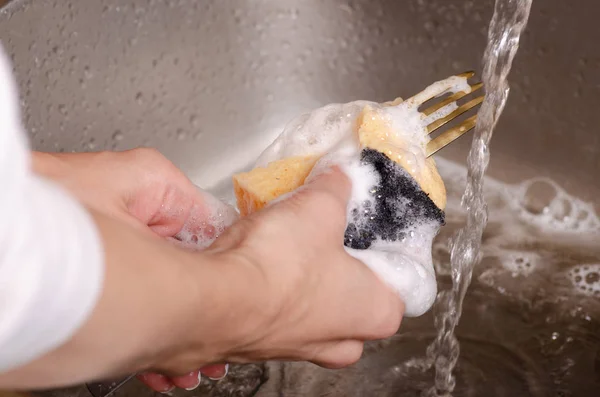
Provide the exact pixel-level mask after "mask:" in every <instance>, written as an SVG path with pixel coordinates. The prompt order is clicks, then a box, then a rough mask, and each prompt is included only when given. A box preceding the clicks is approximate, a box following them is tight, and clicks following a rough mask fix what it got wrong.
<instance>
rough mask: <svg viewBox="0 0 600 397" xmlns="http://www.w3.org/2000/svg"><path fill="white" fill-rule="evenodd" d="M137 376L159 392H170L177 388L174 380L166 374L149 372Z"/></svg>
mask: <svg viewBox="0 0 600 397" xmlns="http://www.w3.org/2000/svg"><path fill="white" fill-rule="evenodd" d="M137 378H138V379H139V380H140V381H141V382H142V383H143V384H145V385H146V386H148V387H149V388H150V389H152V390H154V391H157V392H159V393H168V392H170V391H171V390H173V389H175V385H174V384H173V382H171V380H170V379H169V378H167V377H166V376H164V375H160V374H155V373H152V372H147V373H143V374H140V375H137Z"/></svg>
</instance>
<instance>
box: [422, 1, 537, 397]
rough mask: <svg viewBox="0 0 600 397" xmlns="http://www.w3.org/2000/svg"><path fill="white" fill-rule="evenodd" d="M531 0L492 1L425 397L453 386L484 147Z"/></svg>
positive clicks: (480, 213)
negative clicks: (448, 284)
mask: <svg viewBox="0 0 600 397" xmlns="http://www.w3.org/2000/svg"><path fill="white" fill-rule="evenodd" d="M531 2H532V0H496V4H495V8H494V15H493V17H492V21H491V23H490V27H489V30H488V44H487V47H486V50H485V53H484V57H483V82H484V85H485V87H486V97H485V100H484V102H483V104H482V106H481V109H480V111H479V114H478V120H477V126H476V127H475V133H474V137H473V143H472V145H471V150H470V152H469V156H468V160H467V166H468V174H467V186H466V189H465V193H464V195H463V199H462V206H463V208H465V210H466V211H467V222H466V225H465V226H464V227H463V228H461V229H459V230H458V232H457V233H456V234H455V235H454V237H453V239H452V243H451V251H450V265H451V276H452V288H451V289H450V290H446V291H442V292H441V293H440V294H439V296H438V300H437V302H436V306H435V308H434V311H435V326H436V329H437V330H438V333H437V337H436V338H435V340H434V341H433V343H432V344H431V345H430V346H429V347H428V349H427V358H428V360H429V362H430V364H431V365H433V366H434V368H435V385H434V387H433V388H432V389H431V390H429V391H428V392H427V394H428V395H432V396H449V395H450V394H451V393H452V391H453V390H454V387H455V386H456V380H455V378H454V375H453V370H454V368H455V366H456V363H457V361H458V357H459V354H460V346H459V343H458V340H457V338H456V335H455V333H454V331H455V329H456V326H457V325H458V322H459V321H460V316H461V313H462V304H463V300H464V297H465V294H466V292H467V289H468V287H469V284H470V283H471V276H472V273H473V268H474V266H475V265H476V264H477V263H478V262H479V260H480V249H481V237H482V235H483V231H484V229H485V226H486V225H487V219H488V212H487V204H486V201H485V198H484V194H483V178H484V175H485V171H486V170H487V167H488V163H489V158H490V152H489V143H490V140H491V138H492V134H493V131H494V128H495V127H496V123H497V122H498V119H499V118H500V115H501V114H502V111H503V110H504V105H505V104H506V100H507V98H508V93H509V87H508V82H507V76H508V73H509V72H510V69H511V66H512V62H513V59H514V56H515V54H516V52H517V49H518V47H519V38H520V36H521V33H522V31H523V29H524V28H525V26H526V24H527V20H528V17H529V11H530V9H531Z"/></svg>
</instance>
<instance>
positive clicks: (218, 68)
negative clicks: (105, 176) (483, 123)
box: [0, 0, 600, 393]
mask: <svg viewBox="0 0 600 397" xmlns="http://www.w3.org/2000/svg"><path fill="white" fill-rule="evenodd" d="M492 6H493V1H491V0H490V1H485V2H484V1H474V0H435V1H433V0H431V1H426V0H407V1H398V0H362V1H358V0H357V1H342V0H255V1H244V0H227V1H225V0H221V1H218V0H212V1H209V0H204V1H201V0H162V1H161V0H102V1H100V0H13V1H11V2H9V3H8V5H6V6H4V8H3V9H2V12H1V15H0V37H2V42H3V44H4V46H5V47H6V48H7V49H8V51H9V53H10V55H11V57H12V59H13V61H14V66H15V72H16V74H17V76H18V79H19V84H20V88H21V95H22V104H23V106H22V108H23V117H24V120H25V123H26V126H27V128H28V130H29V132H30V135H31V140H32V144H33V147H34V148H35V149H39V150H46V151H91V150H102V149H110V150H113V149H115V150H123V149H127V148H132V147H136V146H140V145H144V146H153V147H156V148H158V149H159V150H160V151H161V152H163V153H164V154H165V155H166V156H167V157H168V158H170V159H171V160H172V161H173V162H174V163H175V164H176V165H178V166H180V167H181V168H182V169H183V170H184V171H185V172H186V173H187V174H188V175H189V176H190V177H191V178H192V180H193V181H194V182H195V183H197V184H198V185H200V186H203V187H205V188H208V189H214V190H215V191H218V192H224V191H226V190H227V186H228V182H227V180H228V176H229V175H230V174H231V173H233V172H234V171H237V170H239V169H242V168H244V167H246V166H247V165H248V164H250V163H251V162H252V161H253V160H254V159H255V158H256V156H257V155H258V154H259V152H260V151H261V150H262V149H263V148H264V147H265V146H266V145H267V144H268V143H269V142H270V141H271V140H272V139H273V138H274V137H275V135H276V134H277V132H278V130H279V129H280V128H281V127H282V125H283V124H284V123H285V122H286V121H287V120H288V119H289V118H290V117H292V116H294V115H296V114H298V113H299V112H301V111H305V110H308V109H311V108H314V107H318V106H320V105H323V104H326V103H329V102H343V101H350V100H354V99H370V100H379V101H383V100H387V99H390V98H394V97H396V96H409V95H411V94H413V93H415V92H417V91H418V90H420V89H421V88H422V87H424V86H425V85H427V84H428V83H431V82H432V81H434V80H437V79H440V78H444V77H446V76H448V75H450V74H453V73H456V72H462V71H464V70H468V69H475V70H479V67H480V59H481V56H482V53H483V49H484V46H485V38H486V31H487V24H488V21H489V19H490V17H491V12H492ZM599 13H600V3H598V2H596V1H594V0H585V1H584V0H581V1H578V2H566V1H563V0H534V4H533V10H532V13H531V18H530V24H529V28H528V30H527V31H526V33H525V35H524V37H523V38H522V43H521V49H520V52H519V53H518V54H517V58H516V61H515V66H514V69H513V73H512V76H511V82H512V91H511V95H510V98H509V102H508V105H507V109H506V111H505V113H504V115H503V118H502V119H501V122H500V124H499V126H498V129H497V132H496V134H495V137H494V140H493V141H492V142H493V143H492V165H491V171H490V173H491V175H493V176H495V177H497V178H499V179H500V180H503V181H506V182H516V181H520V180H522V179H524V178H528V177H532V176H538V175H544V176H549V177H551V178H553V179H554V180H556V181H557V182H558V183H559V184H561V185H562V186H563V187H564V188H565V189H566V190H567V191H569V192H570V193H572V194H574V195H576V196H578V197H581V198H582V199H584V200H588V201H591V202H593V203H594V204H595V205H596V208H598V209H600V183H598V173H599V172H600V134H598V126H599V125H600V111H599V109H600V46H598V43H597V38H598V37H600V29H599V28H598V21H597V15H598V14H599ZM469 144H470V139H468V138H463V139H462V140H461V141H460V143H457V144H455V145H453V146H452V147H450V148H448V149H445V151H444V152H443V156H444V157H447V158H449V159H452V160H455V161H459V162H464V158H465V155H466V152H467V150H468V146H469ZM596 371H598V369H597V370H596ZM596 376H598V373H597V372H596ZM131 387H132V388H133V387H135V386H131ZM136 390H137V389H136ZM130 392H131V393H135V392H134V391H130Z"/></svg>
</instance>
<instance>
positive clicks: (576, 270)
mask: <svg viewBox="0 0 600 397" xmlns="http://www.w3.org/2000/svg"><path fill="white" fill-rule="evenodd" d="M567 278H568V279H569V280H570V281H571V283H572V285H573V288H574V289H575V290H576V291H579V292H580V293H582V294H583V295H587V296H597V295H599V294H600V263H595V264H585V265H576V266H573V267H572V268H571V269H569V270H568V272H567Z"/></svg>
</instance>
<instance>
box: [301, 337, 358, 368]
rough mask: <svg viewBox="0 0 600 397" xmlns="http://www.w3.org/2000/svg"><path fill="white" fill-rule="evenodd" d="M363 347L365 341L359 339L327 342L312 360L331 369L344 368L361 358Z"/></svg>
mask: <svg viewBox="0 0 600 397" xmlns="http://www.w3.org/2000/svg"><path fill="white" fill-rule="evenodd" d="M363 348H364V344H363V342H361V341H357V340H344V341H340V342H333V343H327V344H325V345H323V346H322V347H321V348H320V349H318V352H317V354H316V355H315V357H314V358H313V359H312V360H311V362H312V363H314V364H317V365H319V366H321V367H324V368H329V369H339V368H344V367H347V366H348V365H352V364H354V363H356V362H357V361H358V360H359V359H360V357H361V356H362V353H363Z"/></svg>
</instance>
